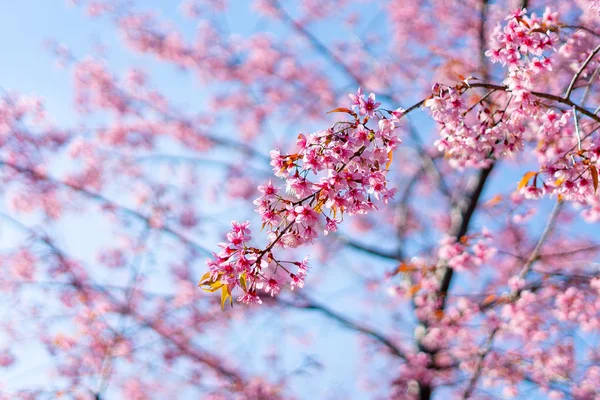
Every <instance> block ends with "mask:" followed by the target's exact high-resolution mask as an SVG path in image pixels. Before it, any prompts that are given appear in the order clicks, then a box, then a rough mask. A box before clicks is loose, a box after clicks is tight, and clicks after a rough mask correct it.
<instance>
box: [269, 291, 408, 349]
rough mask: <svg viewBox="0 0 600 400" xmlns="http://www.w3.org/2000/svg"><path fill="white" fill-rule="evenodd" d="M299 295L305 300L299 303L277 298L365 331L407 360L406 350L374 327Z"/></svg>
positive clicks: (358, 330)
mask: <svg viewBox="0 0 600 400" xmlns="http://www.w3.org/2000/svg"><path fill="white" fill-rule="evenodd" d="M298 297H299V298H301V299H302V300H303V302H301V303H298V302H293V301H288V300H284V299H281V298H279V297H278V298H277V302H278V303H280V304H283V305H286V306H289V307H294V308H299V309H304V310H311V311H317V312H319V313H320V314H322V315H324V316H326V317H327V318H330V319H332V320H334V321H337V322H339V323H340V324H342V325H343V326H344V327H346V328H348V329H350V330H353V331H357V332H360V333H363V334H365V335H367V336H369V337H371V338H372V339H374V340H375V341H377V342H379V343H381V344H382V345H384V346H385V347H387V349H388V350H389V351H390V352H391V353H392V354H394V355H395V356H397V357H399V358H402V359H403V360H406V355H405V354H404V351H402V350H401V349H400V348H399V347H398V346H396V345H395V344H394V343H392V341H391V340H390V339H388V338H386V337H385V336H384V335H383V334H381V333H379V332H377V331H375V330H374V329H373V328H370V327H367V326H365V325H361V324H359V323H357V322H352V321H350V320H349V319H348V318H347V317H344V316H343V315H341V314H339V313H337V312H335V311H333V310H332V309H330V308H328V307H327V306H324V305H322V304H319V303H317V302H315V301H314V300H311V299H309V298H308V297H307V296H306V295H304V294H298Z"/></svg>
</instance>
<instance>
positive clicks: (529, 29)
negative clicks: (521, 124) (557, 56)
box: [485, 9, 558, 100]
mask: <svg viewBox="0 0 600 400" xmlns="http://www.w3.org/2000/svg"><path fill="white" fill-rule="evenodd" d="M506 19H507V20H508V22H507V23H506V25H505V26H504V27H501V26H500V25H498V26H497V27H496V28H495V30H494V32H493V33H492V42H491V49H489V50H488V51H486V53H485V54H486V55H487V56H488V57H490V59H491V61H492V62H494V63H496V62H500V63H502V65H507V66H508V77H507V78H506V79H505V80H504V84H506V86H508V88H509V90H510V91H511V93H512V94H513V96H515V98H516V99H517V100H523V99H526V98H527V96H528V93H529V92H530V91H531V90H532V89H533V83H534V82H533V78H534V77H535V76H536V75H539V74H541V73H542V72H544V71H552V62H551V60H550V58H548V57H546V55H545V53H546V52H549V51H552V50H554V46H555V45H556V43H558V35H557V34H556V32H555V31H556V30H557V23H558V13H555V12H551V11H550V10H549V9H546V11H545V12H544V14H543V15H542V16H541V17H538V16H536V15H535V14H531V15H530V16H528V15H527V10H526V9H521V10H518V11H515V12H514V13H512V14H511V15H509V16H508V17H507V18H506Z"/></svg>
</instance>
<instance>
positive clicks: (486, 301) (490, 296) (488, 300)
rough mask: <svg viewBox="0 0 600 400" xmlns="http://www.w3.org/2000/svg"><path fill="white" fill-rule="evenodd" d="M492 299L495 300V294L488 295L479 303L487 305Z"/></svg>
mask: <svg viewBox="0 0 600 400" xmlns="http://www.w3.org/2000/svg"><path fill="white" fill-rule="evenodd" d="M494 300H496V295H495V294H490V295H489V296H488V297H486V298H485V299H483V302H482V303H481V304H483V305H484V306H487V305H488V304H491V303H492V302H493V301H494Z"/></svg>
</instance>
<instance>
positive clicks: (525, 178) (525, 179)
mask: <svg viewBox="0 0 600 400" xmlns="http://www.w3.org/2000/svg"><path fill="white" fill-rule="evenodd" d="M537 174H538V173H537V172H533V171H529V172H527V173H526V174H525V175H523V178H521V181H520V182H519V186H517V190H521V189H523V188H524V187H525V186H527V183H528V182H529V180H530V179H531V178H533V177H534V176H536V175H537Z"/></svg>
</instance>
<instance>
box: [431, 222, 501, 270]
mask: <svg viewBox="0 0 600 400" xmlns="http://www.w3.org/2000/svg"><path fill="white" fill-rule="evenodd" d="M491 239H492V238H491V234H490V232H489V231H488V230H487V229H484V230H483V232H482V234H481V236H476V235H471V236H465V237H463V238H462V239H461V240H459V241H457V240H456V238H454V237H451V236H448V237H446V238H444V239H443V240H442V243H441V245H440V248H439V249H438V257H439V259H440V260H444V261H445V263H446V264H447V265H448V266H450V267H452V268H453V269H454V270H456V271H475V270H476V268H477V267H480V266H481V265H482V264H483V263H484V262H486V261H488V260H490V259H491V258H492V257H493V256H494V254H496V248H495V247H493V246H492V244H491Z"/></svg>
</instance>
